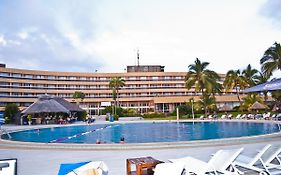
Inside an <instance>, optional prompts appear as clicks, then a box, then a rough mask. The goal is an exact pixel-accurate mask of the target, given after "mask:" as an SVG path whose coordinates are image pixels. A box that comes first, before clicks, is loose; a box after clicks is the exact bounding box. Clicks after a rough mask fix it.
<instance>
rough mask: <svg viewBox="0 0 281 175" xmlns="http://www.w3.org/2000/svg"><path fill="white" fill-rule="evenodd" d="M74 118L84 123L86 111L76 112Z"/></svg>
mask: <svg viewBox="0 0 281 175" xmlns="http://www.w3.org/2000/svg"><path fill="white" fill-rule="evenodd" d="M75 116H76V117H77V120H79V121H85V120H86V117H87V112H86V111H82V112H77V113H76V115H75Z"/></svg>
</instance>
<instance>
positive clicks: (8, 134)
mask: <svg viewBox="0 0 281 175" xmlns="http://www.w3.org/2000/svg"><path fill="white" fill-rule="evenodd" d="M0 131H1V134H0V135H2V134H4V133H5V134H7V136H8V137H9V139H11V138H12V136H11V135H10V133H8V132H7V131H6V130H5V129H1V130H0Z"/></svg>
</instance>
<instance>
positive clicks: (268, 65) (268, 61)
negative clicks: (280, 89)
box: [260, 42, 281, 76]
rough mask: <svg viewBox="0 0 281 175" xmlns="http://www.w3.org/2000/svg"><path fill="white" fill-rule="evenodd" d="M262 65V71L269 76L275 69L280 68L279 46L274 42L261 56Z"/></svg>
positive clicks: (280, 48) (280, 51)
mask: <svg viewBox="0 0 281 175" xmlns="http://www.w3.org/2000/svg"><path fill="white" fill-rule="evenodd" d="M260 64H261V65H262V67H261V70H262V73H263V74H265V75H266V76H271V75H272V73H273V72H274V71H275V70H278V69H279V70H280V69H281V46H280V43H277V42H275V43H274V44H273V46H271V47H270V48H268V49H267V50H266V51H265V52H264V55H263V57H262V58H261V59H260Z"/></svg>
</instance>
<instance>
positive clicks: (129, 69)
mask: <svg viewBox="0 0 281 175" xmlns="http://www.w3.org/2000/svg"><path fill="white" fill-rule="evenodd" d="M164 67H165V66H160V65H141V66H140V65H138V66H127V72H164Z"/></svg>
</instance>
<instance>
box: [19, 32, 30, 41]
mask: <svg viewBox="0 0 281 175" xmlns="http://www.w3.org/2000/svg"><path fill="white" fill-rule="evenodd" d="M18 36H19V37H20V38H21V39H22V40H25V39H27V37H28V33H27V32H20V33H18Z"/></svg>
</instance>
